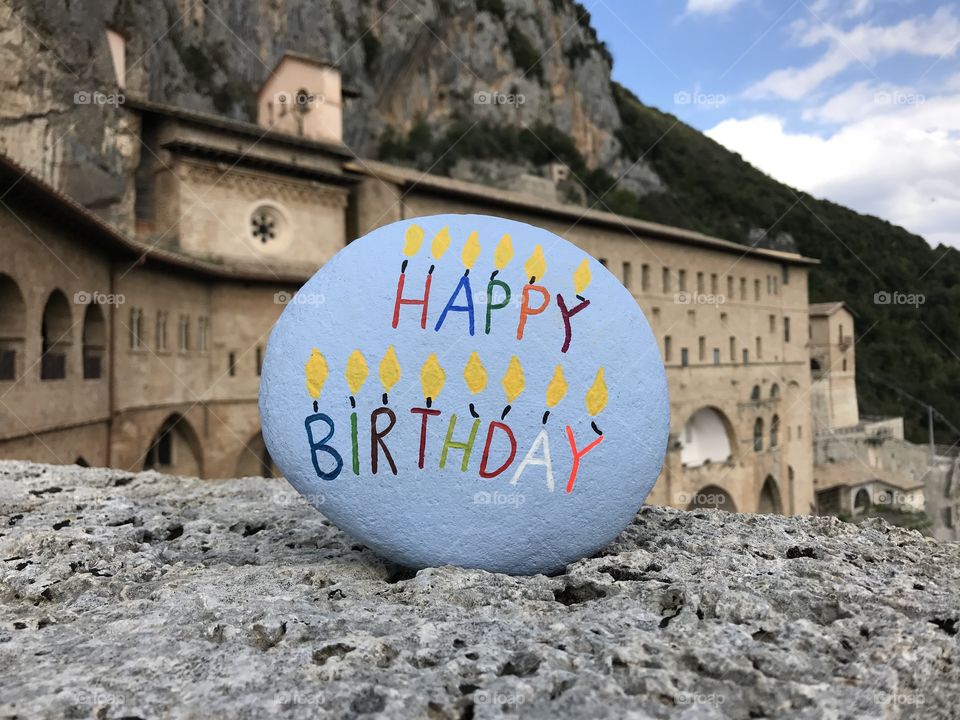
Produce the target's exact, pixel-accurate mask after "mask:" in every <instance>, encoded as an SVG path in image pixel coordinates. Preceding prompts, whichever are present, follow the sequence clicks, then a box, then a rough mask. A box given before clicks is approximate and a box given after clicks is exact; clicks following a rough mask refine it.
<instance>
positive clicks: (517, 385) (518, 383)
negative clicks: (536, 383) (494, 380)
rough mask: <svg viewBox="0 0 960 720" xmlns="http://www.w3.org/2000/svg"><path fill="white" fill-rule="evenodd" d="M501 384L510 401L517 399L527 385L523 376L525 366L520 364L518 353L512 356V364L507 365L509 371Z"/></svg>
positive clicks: (504, 375)
mask: <svg viewBox="0 0 960 720" xmlns="http://www.w3.org/2000/svg"><path fill="white" fill-rule="evenodd" d="M500 384H501V385H503V391H504V392H505V393H506V394H507V402H508V403H512V402H513V401H514V400H516V399H517V397H518V396H519V395H520V393H522V392H523V389H524V388H525V387H526V380H525V379H524V377H523V367H522V366H521V365H520V361H519V360H517V356H516V355H514V356H512V357H511V358H510V364H509V365H507V371H506V372H505V373H504V374H503V380H501V383H500Z"/></svg>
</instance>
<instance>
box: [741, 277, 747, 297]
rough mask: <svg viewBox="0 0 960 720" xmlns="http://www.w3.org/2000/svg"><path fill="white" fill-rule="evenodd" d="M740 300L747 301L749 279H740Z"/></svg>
mask: <svg viewBox="0 0 960 720" xmlns="http://www.w3.org/2000/svg"><path fill="white" fill-rule="evenodd" d="M740 299H741V300H746V299H747V279H746V278H745V277H742V278H740Z"/></svg>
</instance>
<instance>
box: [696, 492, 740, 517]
mask: <svg viewBox="0 0 960 720" xmlns="http://www.w3.org/2000/svg"><path fill="white" fill-rule="evenodd" d="M702 509H707V510H726V511H727V512H736V511H737V508H736V506H735V505H734V504H733V498H732V497H730V493H728V492H727V491H726V490H724V489H723V488H720V487H717V486H716V485H708V486H707V487H705V488H703V489H701V490H698V491H697V494H696V495H694V496H693V499H692V500H691V501H690V504H689V505H688V506H687V510H702Z"/></svg>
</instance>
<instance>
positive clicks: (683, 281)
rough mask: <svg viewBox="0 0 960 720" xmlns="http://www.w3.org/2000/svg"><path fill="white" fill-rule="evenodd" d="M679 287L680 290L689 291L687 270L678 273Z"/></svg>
mask: <svg viewBox="0 0 960 720" xmlns="http://www.w3.org/2000/svg"><path fill="white" fill-rule="evenodd" d="M677 289H678V290H679V291H680V292H686V291H687V271H686V270H681V271H680V272H679V273H678V274H677Z"/></svg>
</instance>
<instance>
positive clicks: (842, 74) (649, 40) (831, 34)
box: [582, 0, 960, 247]
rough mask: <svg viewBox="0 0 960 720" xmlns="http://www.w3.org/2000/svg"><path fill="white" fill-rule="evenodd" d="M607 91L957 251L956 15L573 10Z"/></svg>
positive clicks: (817, 6) (943, 11)
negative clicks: (597, 48) (603, 66)
mask: <svg viewBox="0 0 960 720" xmlns="http://www.w3.org/2000/svg"><path fill="white" fill-rule="evenodd" d="M582 1H583V4H584V6H585V7H586V8H587V9H588V10H589V11H590V13H591V15H592V18H593V24H594V26H595V27H596V28H597V32H598V34H599V36H600V38H601V39H602V40H604V41H605V42H606V43H607V46H608V47H609V48H610V50H611V52H612V53H613V56H614V69H613V75H614V79H616V80H617V81H618V82H620V83H622V84H623V85H625V86H627V87H629V88H630V89H631V90H633V91H634V92H635V93H636V94H637V95H638V96H639V97H640V99H641V100H643V101H644V102H646V103H647V104H650V105H654V106H656V107H658V108H660V109H662V110H665V111H667V112H670V113H673V114H674V115H677V116H678V117H680V118H681V119H682V120H684V121H685V122H687V123H689V124H690V125H693V126H694V127H696V128H698V129H700V130H702V131H704V132H705V133H707V134H708V135H709V136H710V137H712V138H714V139H715V140H717V141H718V142H720V143H722V144H724V145H726V146H727V147H729V148H730V149H732V150H735V151H737V152H739V153H740V154H741V155H743V156H744V157H745V158H746V159H747V160H749V161H750V162H752V163H753V164H754V165H756V166H758V167H760V168H761V169H762V170H764V171H765V172H767V173H769V174H770V175H773V176H774V177H776V178H778V179H780V180H783V181H784V182H787V183H789V184H791V185H793V186H795V187H798V188H800V189H802V190H805V191H807V192H810V193H811V194H813V195H815V196H818V197H826V198H829V199H831V200H834V201H836V202H840V203H842V204H845V205H849V206H850V207H853V208H854V209H855V210H858V211H860V212H865V213H870V214H873V215H878V216H880V217H883V218H885V219H888V220H890V221H891V222H894V223H896V224H898V225H903V226H904V227H906V228H907V229H909V230H911V231H913V232H916V233H918V234H921V235H923V236H924V237H926V238H927V240H928V241H930V242H931V244H933V245H937V244H938V243H944V244H950V245H954V246H956V247H960V5H958V4H957V3H956V2H952V3H950V2H937V1H936V0H796V1H795V2H794V1H792V0H780V1H778V2H773V1H771V0H642V1H641V0H582Z"/></svg>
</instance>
